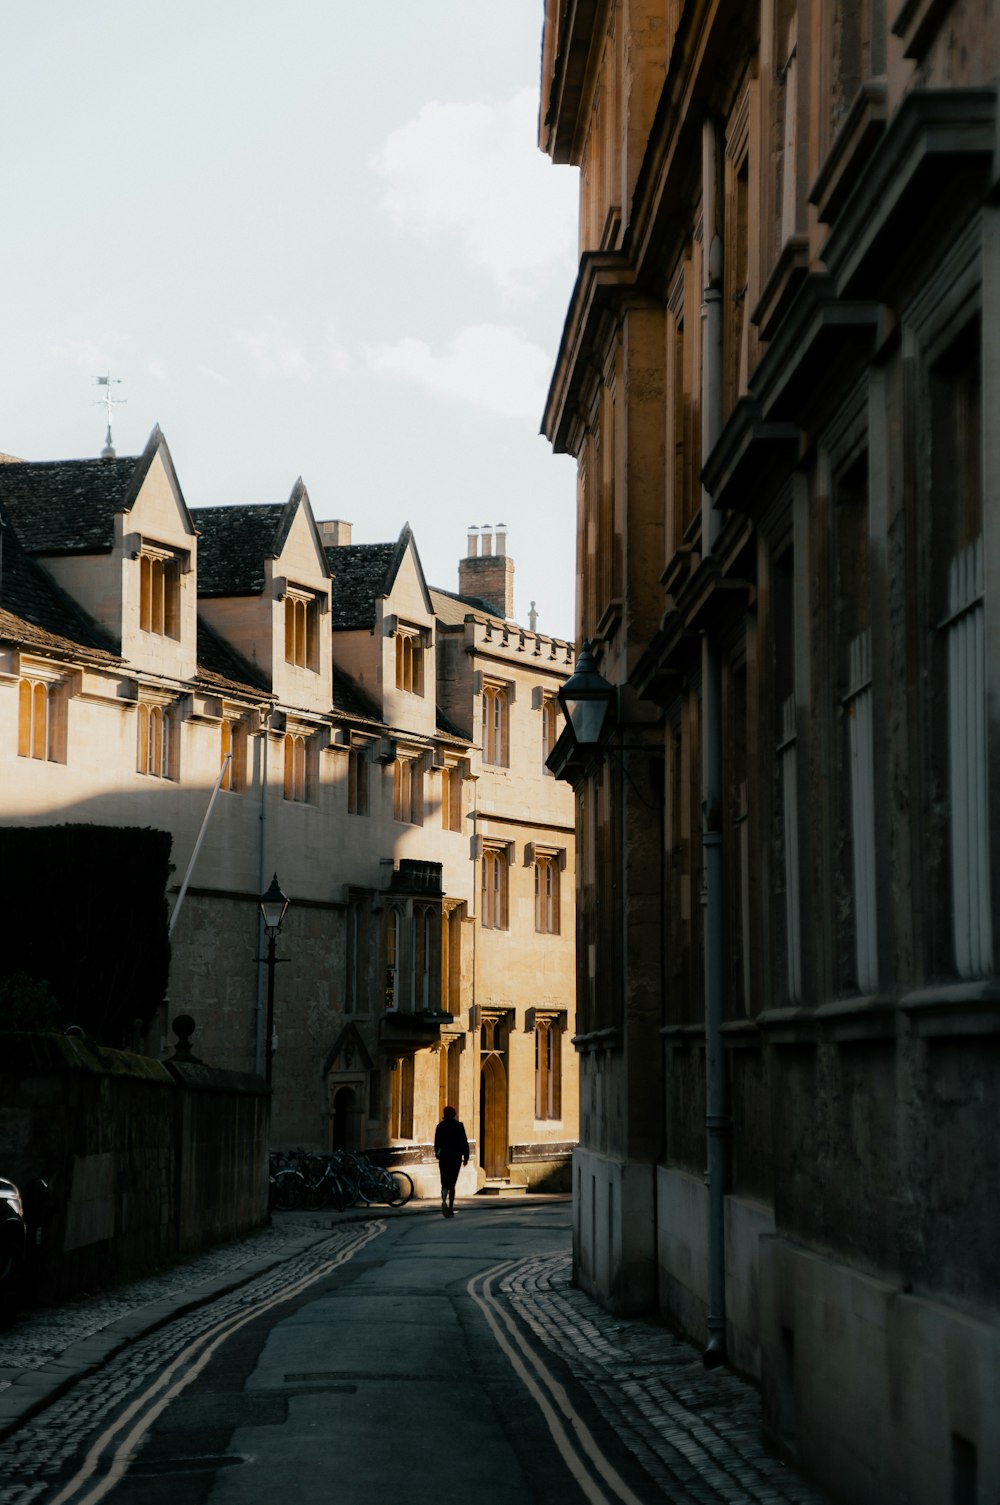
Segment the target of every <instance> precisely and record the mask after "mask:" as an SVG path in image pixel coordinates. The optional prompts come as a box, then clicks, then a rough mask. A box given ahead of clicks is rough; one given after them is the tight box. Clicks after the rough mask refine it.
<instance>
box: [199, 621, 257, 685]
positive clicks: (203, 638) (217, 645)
mask: <svg viewBox="0 0 1000 1505" xmlns="http://www.w3.org/2000/svg"><path fill="white" fill-rule="evenodd" d="M198 678H199V679H200V680H202V681H203V682H205V683H207V684H211V685H212V686H213V687H214V688H216V689H220V690H226V689H232V690H235V691H237V692H239V693H243V694H245V693H246V692H247V691H248V690H249V691H252V692H253V694H254V695H268V696H269V695H270V690H269V689H268V686H267V685H266V684H265V683H264V679H263V676H262V675H261V674H260V672H259V670H257V669H255V668H254V667H253V665H252V664H248V663H247V661H246V659H245V658H243V657H242V655H241V654H239V653H237V651H236V649H235V648H234V647H233V646H232V645H231V644H230V643H227V642H226V640H225V638H223V637H220V636H219V634H218V633H217V632H216V631H215V628H214V627H211V626H210V625H209V624H208V622H206V621H205V620H204V619H203V618H202V617H199V618H198Z"/></svg>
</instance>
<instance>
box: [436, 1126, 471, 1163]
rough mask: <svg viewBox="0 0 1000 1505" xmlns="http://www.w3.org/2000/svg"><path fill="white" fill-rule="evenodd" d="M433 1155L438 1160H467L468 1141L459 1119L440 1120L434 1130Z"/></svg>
mask: <svg viewBox="0 0 1000 1505" xmlns="http://www.w3.org/2000/svg"><path fill="white" fill-rule="evenodd" d="M434 1153H435V1155H436V1156H437V1158H438V1159H439V1160H464V1161H467V1160H468V1158H469V1141H468V1138H467V1136H466V1133H465V1125H464V1124H463V1122H462V1120H461V1119H460V1118H442V1120H441V1122H440V1123H439V1124H438V1126H437V1128H436V1129H435V1130H434Z"/></svg>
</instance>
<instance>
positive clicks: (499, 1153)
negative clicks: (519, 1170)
mask: <svg viewBox="0 0 1000 1505" xmlns="http://www.w3.org/2000/svg"><path fill="white" fill-rule="evenodd" d="M479 1163H480V1165H481V1166H482V1168H483V1170H484V1172H485V1174H486V1179H487V1180H488V1181H501V1180H503V1178H504V1177H505V1176H506V1175H507V1073H506V1071H505V1070H504V1066H503V1062H502V1060H501V1059H500V1057H499V1056H498V1055H490V1056H487V1057H486V1058H485V1060H484V1061H483V1064H482V1067H481V1068H480V1072H479Z"/></svg>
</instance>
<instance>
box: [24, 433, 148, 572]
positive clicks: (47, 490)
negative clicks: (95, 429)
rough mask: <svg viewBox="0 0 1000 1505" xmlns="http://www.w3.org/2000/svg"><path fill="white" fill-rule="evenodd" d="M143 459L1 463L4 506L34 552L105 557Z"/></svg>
mask: <svg viewBox="0 0 1000 1505" xmlns="http://www.w3.org/2000/svg"><path fill="white" fill-rule="evenodd" d="M141 458H142V457H141V456H138V455H132V456H129V457H127V458H122V459H115V460H39V461H35V460H21V461H16V462H13V463H10V464H5V465H0V504H2V505H3V507H4V508H5V510H6V512H7V515H8V517H9V519H10V521H11V522H12V523H13V525H14V527H15V528H16V529H17V532H18V535H19V536H20V539H21V542H22V544H23V545H24V547H25V548H26V549H27V550H28V551H29V552H30V553H32V554H106V553H108V552H109V551H110V549H111V548H112V546H113V544H114V536H115V513H116V512H121V511H125V510H127V506H128V503H129V502H130V501H131V499H132V498H131V492H132V481H133V478H134V476H135V472H136V468H137V466H138V465H139V463H140V460H141Z"/></svg>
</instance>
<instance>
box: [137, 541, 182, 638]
mask: <svg viewBox="0 0 1000 1505" xmlns="http://www.w3.org/2000/svg"><path fill="white" fill-rule="evenodd" d="M139 626H140V628H141V629H142V631H143V632H155V633H157V634H158V635H159V636H160V637H168V638H179V637H180V635H181V568H180V562H179V560H178V559H177V556H176V555H175V554H172V553H171V552H170V551H169V550H167V549H157V548H154V547H153V546H152V545H150V544H143V547H142V550H141V552H140V554H139Z"/></svg>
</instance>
